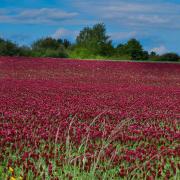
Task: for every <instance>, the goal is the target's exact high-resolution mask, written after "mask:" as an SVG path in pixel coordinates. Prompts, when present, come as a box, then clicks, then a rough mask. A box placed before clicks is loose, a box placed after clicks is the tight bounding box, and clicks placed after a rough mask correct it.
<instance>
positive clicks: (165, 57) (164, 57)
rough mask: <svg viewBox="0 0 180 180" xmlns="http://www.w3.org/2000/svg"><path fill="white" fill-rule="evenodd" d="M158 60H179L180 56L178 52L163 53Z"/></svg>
mask: <svg viewBox="0 0 180 180" xmlns="http://www.w3.org/2000/svg"><path fill="white" fill-rule="evenodd" d="M158 60H159V61H179V60H180V57H179V55H178V54H176V53H166V54H163V55H162V56H159V58H158Z"/></svg>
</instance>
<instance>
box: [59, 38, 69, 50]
mask: <svg viewBox="0 0 180 180" xmlns="http://www.w3.org/2000/svg"><path fill="white" fill-rule="evenodd" d="M57 41H58V42H59V43H60V44H61V45H63V46H64V48H66V49H68V48H70V47H71V46H72V44H71V42H70V41H69V40H68V39H58V40H57Z"/></svg>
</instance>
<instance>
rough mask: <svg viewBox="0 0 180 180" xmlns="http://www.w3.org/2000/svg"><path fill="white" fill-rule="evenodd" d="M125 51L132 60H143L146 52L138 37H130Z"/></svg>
mask: <svg viewBox="0 0 180 180" xmlns="http://www.w3.org/2000/svg"><path fill="white" fill-rule="evenodd" d="M125 52H126V53H127V54H129V55H130V56H131V59H132V60H141V59H142V57H143V54H144V53H143V48H142V45H141V44H140V42H139V41H137V40H136V39H130V40H129V41H128V42H127V43H126V44H125Z"/></svg>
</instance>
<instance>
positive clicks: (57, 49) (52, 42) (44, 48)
mask: <svg viewBox="0 0 180 180" xmlns="http://www.w3.org/2000/svg"><path fill="white" fill-rule="evenodd" d="M63 42H65V43H67V42H66V41H63ZM63 42H62V43H61V42H60V41H59V40H56V39H53V38H50V37H48V38H45V39H39V40H37V41H36V42H34V43H33V45H32V54H33V56H35V57H55V58H58V57H61V58H65V57H68V55H67V53H66V50H65V48H64V46H63V45H62V44H63ZM66 45H67V44H66Z"/></svg>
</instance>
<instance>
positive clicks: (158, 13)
mask: <svg viewBox="0 0 180 180" xmlns="http://www.w3.org/2000/svg"><path fill="white" fill-rule="evenodd" d="M74 6H75V7H77V8H78V9H79V10H80V12H81V13H86V14H89V16H93V17H94V18H96V19H97V17H98V19H99V20H100V21H108V22H109V23H114V24H116V25H123V26H126V27H133V28H135V27H136V28H137V27H145V28H152V27H153V28H154V27H161V28H178V29H180V24H179V22H178V21H177V19H180V13H179V12H180V5H178V4H175V3H163V2H161V3H160V2H159V3H158V2H154V3H152V2H143V3H142V2H129V1H128V2H127V1H124V0H121V1H120V0H111V1H103V0H102V1H95V0H92V1H82V0H77V1H76V2H74ZM87 8H88V9H93V11H88V12H87Z"/></svg>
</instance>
